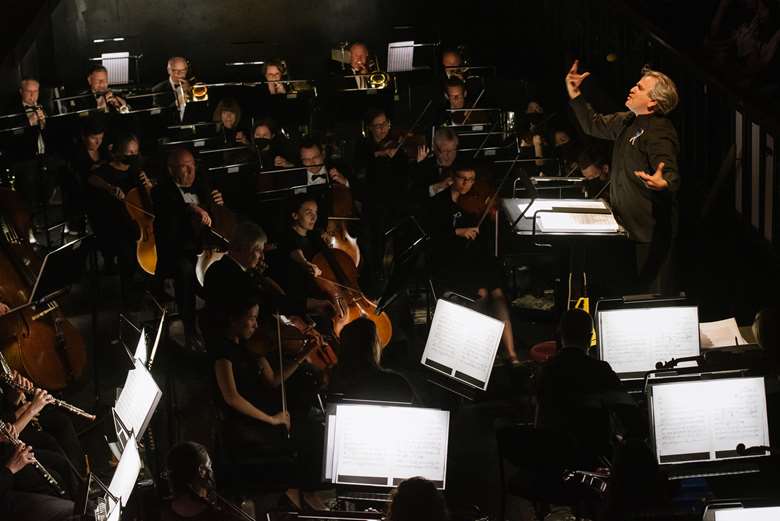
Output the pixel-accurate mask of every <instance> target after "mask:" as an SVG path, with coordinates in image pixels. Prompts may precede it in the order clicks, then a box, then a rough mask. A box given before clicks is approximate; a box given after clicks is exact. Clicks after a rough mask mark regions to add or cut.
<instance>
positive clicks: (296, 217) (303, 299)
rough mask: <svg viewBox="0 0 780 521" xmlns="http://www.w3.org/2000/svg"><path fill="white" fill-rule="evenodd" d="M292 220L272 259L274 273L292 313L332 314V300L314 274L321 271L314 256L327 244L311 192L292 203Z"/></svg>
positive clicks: (272, 271)
mask: <svg viewBox="0 0 780 521" xmlns="http://www.w3.org/2000/svg"><path fill="white" fill-rule="evenodd" d="M288 215H289V216H290V224H289V226H288V227H287V229H286V230H285V231H284V233H283V235H282V236H281V237H280V239H279V246H278V251H277V252H275V253H276V255H274V262H272V263H271V268H272V270H271V276H272V277H273V278H274V280H276V281H278V282H279V285H280V286H281V287H282V289H283V290H284V291H285V293H286V294H287V298H288V299H289V301H290V303H291V305H292V310H291V312H292V314H294V315H299V316H303V315H305V314H306V313H307V312H308V313H316V314H320V315H324V316H332V313H334V312H335V310H334V309H333V306H332V304H331V303H330V302H329V301H328V300H326V299H324V298H323V296H322V294H321V292H320V291H319V288H317V286H316V284H315V283H314V280H313V279H312V277H318V276H320V275H321V274H322V272H321V271H320V269H319V268H318V267H317V265H316V264H313V263H312V262H311V260H312V259H313V258H314V256H315V255H317V254H318V253H319V252H321V251H322V250H324V249H325V248H326V245H325V243H324V242H323V240H322V237H321V235H320V231H319V230H317V229H316V225H317V215H318V204H317V200H316V199H315V198H314V197H313V196H311V195H306V194H303V195H300V196H298V197H295V198H293V199H292V201H291V203H290V213H289V214H288Z"/></svg>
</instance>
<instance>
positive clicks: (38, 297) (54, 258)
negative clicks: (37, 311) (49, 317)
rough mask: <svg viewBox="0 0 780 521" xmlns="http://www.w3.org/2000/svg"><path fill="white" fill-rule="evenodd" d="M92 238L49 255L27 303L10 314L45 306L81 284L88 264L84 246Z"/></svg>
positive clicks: (60, 248) (11, 310)
mask: <svg viewBox="0 0 780 521" xmlns="http://www.w3.org/2000/svg"><path fill="white" fill-rule="evenodd" d="M91 238H92V235H91V234H90V235H87V236H85V237H82V238H80V239H77V240H75V241H72V242H69V243H67V244H64V245H62V246H60V247H59V248H57V249H56V250H54V251H51V252H49V253H47V254H46V257H44V258H43V264H41V269H40V271H39V272H38V276H37V277H36V278H35V284H34V285H33V289H32V291H31V292H30V297H29V298H28V299H27V302H25V303H24V304H22V305H20V306H16V307H14V308H11V309H10V310H9V311H8V314H10V313H15V312H17V311H21V310H23V309H26V308H28V307H30V306H40V305H42V304H45V303H46V302H48V301H50V300H53V299H55V298H57V297H59V296H60V295H62V294H63V293H65V292H66V291H67V288H68V287H69V286H71V285H73V284H75V283H77V282H79V281H80V280H81V278H82V275H83V266H84V265H85V263H86V255H87V248H86V247H85V246H84V244H85V242H86V239H91Z"/></svg>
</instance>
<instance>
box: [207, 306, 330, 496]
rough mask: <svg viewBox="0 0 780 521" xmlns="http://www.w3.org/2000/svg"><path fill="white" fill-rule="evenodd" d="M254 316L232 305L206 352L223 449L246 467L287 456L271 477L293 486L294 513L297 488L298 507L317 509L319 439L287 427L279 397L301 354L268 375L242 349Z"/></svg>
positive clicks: (307, 429)
mask: <svg viewBox="0 0 780 521" xmlns="http://www.w3.org/2000/svg"><path fill="white" fill-rule="evenodd" d="M258 314H259V306H258V305H257V303H255V302H253V301H251V300H240V299H235V300H233V301H232V302H231V304H230V306H228V308H227V310H226V312H225V319H226V320H225V322H224V323H223V324H222V326H221V333H222V334H221V335H220V339H219V340H218V341H216V340H215V343H214V345H212V346H210V347H209V351H210V352H212V353H213V360H214V375H215V378H216V382H217V388H218V390H219V392H218V398H219V402H220V405H221V408H222V410H223V413H224V416H225V421H224V422H223V437H224V443H225V447H226V450H227V452H228V454H229V455H230V456H231V458H232V459H234V460H237V461H242V462H244V463H251V462H252V456H261V457H262V456H276V457H278V456H279V455H282V454H290V455H291V460H290V462H289V466H287V465H284V464H280V467H281V468H278V469H272V470H271V472H272V473H274V474H277V475H279V477H280V478H282V480H283V481H287V482H292V483H294V485H295V488H291V489H289V490H288V491H287V496H288V497H289V498H290V501H292V502H293V503H294V504H295V506H296V507H300V506H301V505H300V492H299V490H298V489H299V488H302V489H304V492H303V500H304V501H306V502H307V503H308V504H309V505H311V506H313V507H320V506H321V503H322V502H321V500H320V499H319V498H318V497H317V495H316V493H314V492H313V490H314V489H316V487H317V486H318V485H319V481H320V464H321V461H322V460H321V452H322V451H321V444H322V438H321V436H320V437H319V440H317V437H316V436H317V434H316V430H317V428H316V426H314V425H311V424H310V423H309V422H307V421H306V420H305V418H303V417H301V418H299V419H296V422H295V423H294V424H293V423H292V422H291V417H290V413H289V412H288V411H287V410H286V405H285V404H284V403H283V402H282V400H281V399H280V392H279V387H280V386H281V385H284V384H283V381H284V380H287V378H289V377H290V376H291V375H292V374H293V373H294V372H295V371H296V370H297V369H298V367H299V366H300V365H301V364H302V363H303V361H304V360H305V357H306V354H307V352H302V353H300V354H299V355H298V356H297V357H296V358H295V359H294V360H293V361H292V362H291V363H289V364H288V365H287V366H286V367H285V368H284V370H283V371H282V370H276V371H274V369H273V368H272V366H271V364H270V363H269V360H268V359H267V358H266V356H265V355H262V354H257V353H253V352H251V351H250V350H249V349H248V348H247V340H248V339H249V338H251V337H252V335H253V334H254V333H255V330H256V329H257V327H258V324H257V317H258ZM312 347H313V346H312ZM312 431H314V432H312ZM288 432H289V433H290V435H291V437H290V438H288V437H287V433H288ZM264 470H265V471H267V470H268V469H267V467H264Z"/></svg>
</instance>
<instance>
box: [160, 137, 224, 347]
mask: <svg viewBox="0 0 780 521" xmlns="http://www.w3.org/2000/svg"><path fill="white" fill-rule="evenodd" d="M168 173H169V174H170V175H169V176H168V177H167V178H165V179H162V180H161V181H160V183H159V184H158V185H157V186H156V187H154V189H152V202H153V203H154V209H155V219H154V234H155V240H156V244H157V270H156V273H155V275H157V277H158V278H159V279H160V280H161V281H162V280H163V279H164V278H166V277H173V282H174V288H175V290H176V304H177V307H178V309H179V313H180V314H181V318H182V322H183V323H184V335H185V343H186V344H187V345H188V346H189V347H191V348H193V349H195V350H200V349H201V348H202V340H201V339H200V337H199V335H198V334H197V333H196V327H195V261H196V256H197V254H198V253H199V252H200V251H201V249H202V239H203V236H204V235H205V233H206V232H207V230H208V228H210V227H211V224H212V213H213V210H212V208H214V205H216V206H222V205H223V204H224V201H223V199H222V194H221V193H220V192H219V191H218V190H212V189H211V187H210V186H209V183H208V180H207V179H206V178H205V177H204V176H198V175H197V174H196V171H195V158H194V156H193V155H192V152H190V151H189V150H188V149H186V148H178V149H175V150H173V151H172V152H171V153H170V154H169V155H168Z"/></svg>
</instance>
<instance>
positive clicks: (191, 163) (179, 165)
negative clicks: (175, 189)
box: [168, 148, 195, 187]
mask: <svg viewBox="0 0 780 521" xmlns="http://www.w3.org/2000/svg"><path fill="white" fill-rule="evenodd" d="M168 172H169V173H170V175H171V177H173V180H174V181H175V182H176V184H177V185H179V186H184V187H190V186H192V183H194V182H195V157H194V156H193V155H192V152H190V151H189V150H188V149H186V148H177V149H175V150H172V151H171V153H170V154H168Z"/></svg>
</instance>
